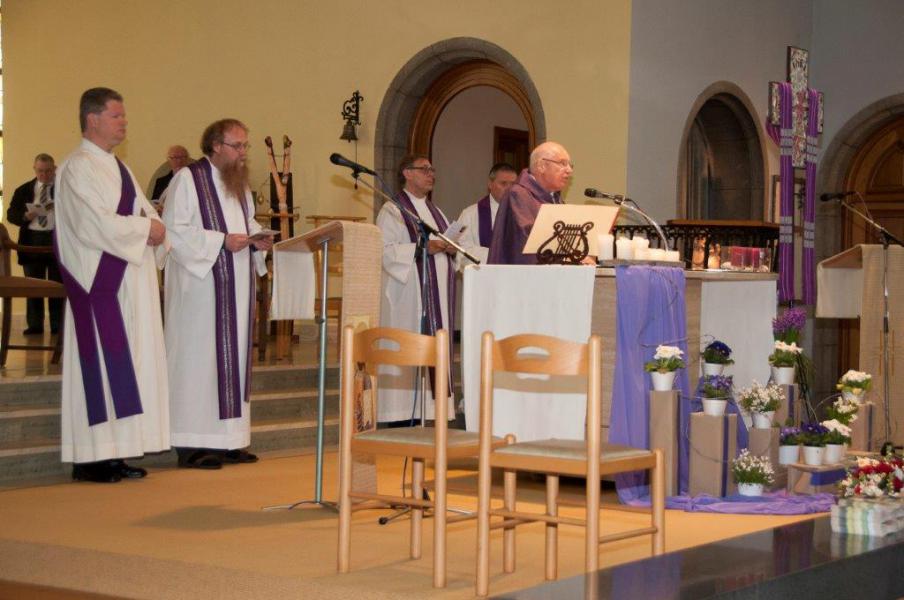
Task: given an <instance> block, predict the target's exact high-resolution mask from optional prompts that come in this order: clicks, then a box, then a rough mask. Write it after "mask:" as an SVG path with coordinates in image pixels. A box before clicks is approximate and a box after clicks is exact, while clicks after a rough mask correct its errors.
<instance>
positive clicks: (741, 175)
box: [678, 82, 768, 221]
mask: <svg viewBox="0 0 904 600" xmlns="http://www.w3.org/2000/svg"><path fill="white" fill-rule="evenodd" d="M755 115H756V112H755V111H754V109H753V105H752V104H751V102H750V100H749V99H748V98H747V96H746V95H745V94H744V93H743V92H742V91H741V89H740V88H738V87H737V86H736V85H734V84H732V83H729V82H718V83H716V84H713V85H711V86H709V87H708V88H707V89H706V90H704V91H703V93H702V94H700V96H698V98H697V101H696V102H695V103H694V106H693V107H692V108H691V111H690V113H689V117H688V121H687V124H686V126H685V133H684V136H683V138H682V145H681V150H680V157H679V161H678V165H679V166H678V168H679V172H678V214H680V215H684V216H685V218H688V219H718V220H754V221H762V220H764V217H765V216H766V215H767V214H768V213H767V211H766V208H767V199H766V194H765V189H766V180H765V169H764V164H765V149H764V147H763V143H762V141H761V136H760V130H759V126H758V125H757V123H758V122H759V121H758V119H757V118H756V117H755Z"/></svg>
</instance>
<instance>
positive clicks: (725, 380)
mask: <svg viewBox="0 0 904 600" xmlns="http://www.w3.org/2000/svg"><path fill="white" fill-rule="evenodd" d="M733 385H734V379H733V378H732V376H731V375H706V376H704V377H703V396H704V397H705V398H725V397H727V396H730V395H731V388H732V386H733Z"/></svg>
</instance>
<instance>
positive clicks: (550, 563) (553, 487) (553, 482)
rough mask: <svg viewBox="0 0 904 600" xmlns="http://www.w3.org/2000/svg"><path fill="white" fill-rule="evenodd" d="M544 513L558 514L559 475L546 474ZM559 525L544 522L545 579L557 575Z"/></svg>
mask: <svg viewBox="0 0 904 600" xmlns="http://www.w3.org/2000/svg"><path fill="white" fill-rule="evenodd" d="M546 514H547V515H548V516H550V517H557V516H559V476H558V475H547V476H546ZM558 546H559V525H558V524H557V523H547V524H546V579H547V580H549V581H552V580H554V579H557V578H558V577H559V574H558V571H559V559H558V555H559V547H558Z"/></svg>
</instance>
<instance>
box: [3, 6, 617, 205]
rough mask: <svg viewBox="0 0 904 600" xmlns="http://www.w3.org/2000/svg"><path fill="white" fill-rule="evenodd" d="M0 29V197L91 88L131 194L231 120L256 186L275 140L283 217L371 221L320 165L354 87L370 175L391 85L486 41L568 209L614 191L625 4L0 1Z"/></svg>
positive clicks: (339, 173)
mask: <svg viewBox="0 0 904 600" xmlns="http://www.w3.org/2000/svg"><path fill="white" fill-rule="evenodd" d="M2 27H3V59H4V65H3V75H4V96H5V97H4V112H5V118H4V120H5V123H4V132H3V137H4V144H5V152H4V154H5V161H6V164H5V175H4V179H5V181H4V191H5V194H4V195H5V197H6V198H7V199H8V198H10V197H11V195H12V190H13V189H14V188H15V187H16V186H17V185H19V184H20V183H22V182H24V181H26V180H27V179H29V178H30V177H32V172H31V161H32V158H33V157H34V155H35V154H36V153H38V152H49V153H51V154H53V155H54V156H55V157H56V158H57V160H58V162H59V161H61V160H62V159H63V158H64V157H65V155H66V154H68V153H69V152H70V151H71V150H72V148H73V147H74V146H75V145H76V144H77V143H78V141H79V131H78V120H77V112H78V110H77V105H78V98H79V95H80V94H81V92H82V91H83V90H85V89H86V88H88V87H93V86H98V85H104V86H109V87H112V88H114V89H117V90H118V91H119V92H120V93H122V94H123V96H124V97H125V104H126V109H127V113H128V118H129V137H128V140H127V142H126V143H125V144H123V145H122V146H120V148H119V149H118V150H117V154H118V155H119V156H120V157H121V158H123V159H124V160H125V161H126V162H127V164H129V165H130V166H131V168H132V169H133V171H134V172H135V174H136V176H137V177H138V179H139V182H140V183H141V185H142V186H143V187H144V186H146V183H147V180H148V179H149V178H150V176H151V174H152V173H153V171H154V170H155V169H156V168H157V167H158V166H159V165H160V163H161V162H162V161H163V159H164V154H165V151H166V147H167V146H168V145H170V144H173V143H182V144H184V145H185V146H187V147H188V148H189V149H190V151H191V152H192V154H193V155H196V156H197V155H198V153H199V151H198V150H197V146H198V138H199V137H200V133H201V131H202V129H203V128H204V126H205V125H207V124H208V123H209V122H211V121H213V120H215V119H217V118H220V117H224V116H233V117H236V118H239V119H242V120H243V121H245V122H246V123H247V124H248V125H249V126H250V128H251V138H252V142H253V147H252V150H251V160H252V181H253V182H254V184H255V187H256V186H257V184H258V183H259V182H262V181H264V179H265V178H266V176H267V171H266V157H265V154H264V144H263V141H262V140H263V137H264V136H266V135H268V134H269V135H272V136H273V137H274V138H278V137H281V135H282V134H283V133H288V134H289V135H290V137H292V138H293V140H294V141H295V145H294V146H293V169H292V170H293V172H294V173H295V180H294V181H295V203H296V206H301V208H302V212H303V213H304V214H316V213H320V214H324V213H326V214H357V215H363V216H367V217H371V216H372V214H373V213H372V210H373V209H372V204H371V199H370V195H369V194H366V193H365V192H364V190H363V189H362V190H359V191H358V192H357V193H356V195H354V194H355V193H354V192H353V191H352V190H351V186H350V185H348V184H347V181H348V177H347V172H346V170H344V169H343V170H340V169H338V168H337V167H334V166H333V165H331V164H329V163H328V161H327V157H328V156H329V154H330V153H331V152H335V151H338V152H342V153H345V154H347V155H351V154H352V148H351V147H350V146H349V145H348V144H347V143H346V142H343V141H340V140H339V139H338V137H339V133H340V132H341V130H342V121H341V118H340V114H339V113H340V110H341V107H342V103H343V101H344V100H346V99H347V98H348V97H349V96H351V94H352V92H353V91H354V90H355V89H359V90H360V91H361V94H362V95H363V96H364V97H365V102H364V104H363V105H362V113H363V114H362V121H363V124H362V126H361V127H360V128H359V137H360V138H361V140H360V141H359V143H358V158H359V161H360V162H362V163H364V164H373V162H374V161H373V156H374V154H373V135H374V126H375V123H376V119H377V115H378V113H379V109H380V104H381V102H382V99H383V96H384V95H385V93H386V89H387V86H388V85H389V83H390V82H391V81H392V79H393V77H395V75H396V74H397V73H398V71H399V69H400V68H401V67H402V66H403V65H404V64H405V63H406V62H407V61H408V60H409V59H410V58H411V57H412V56H413V55H414V54H416V53H417V52H418V51H420V50H421V49H423V48H424V47H426V46H429V45H430V44H433V43H436V42H438V41H440V40H443V39H447V38H452V37H459V36H468V37H475V38H480V39H483V40H487V41H489V42H492V43H494V44H497V45H499V46H501V47H503V48H504V49H506V50H507V51H508V52H509V53H511V54H512V55H513V56H514V57H515V58H516V59H517V60H518V61H520V62H521V64H522V65H523V66H524V68H525V69H526V70H527V72H528V74H529V75H530V77H531V78H532V79H533V82H534V84H535V85H536V87H537V90H538V91H539V94H540V97H541V98H542V102H543V109H544V111H545V116H546V125H547V134H548V136H547V137H548V139H553V140H557V141H560V142H562V143H563V144H564V145H565V146H566V147H567V148H568V149H569V150H570V152H571V155H572V158H573V160H574V161H575V162H576V163H577V169H576V173H575V181H574V183H573V184H572V186H571V190H570V193H569V194H568V200H569V201H570V202H581V201H582V200H583V197H582V196H581V191H582V190H583V189H584V187H586V186H589V185H601V183H600V182H605V185H606V186H608V187H609V188H612V189H624V188H625V178H626V175H625V173H626V147H627V116H628V115H627V111H628V71H629V69H628V60H629V45H630V44H629V42H630V40H629V32H630V0H576V1H573V2H565V3H557V2H550V1H539V0H521V1H518V0H495V1H493V2H487V1H486V0H461V1H459V2H456V3H453V2H439V1H434V0H427V1H421V2H416V3H412V2H410V0H381V1H375V0H373V1H364V0H357V1H345V2H324V1H317V2H314V1H291V0H283V1H276V0H255V1H250V0H167V1H164V0H156V1H151V0H145V1H139V0H79V1H78V2H73V1H71V0H4V1H3V20H2ZM4 213H5V209H4ZM4 218H5V214H4Z"/></svg>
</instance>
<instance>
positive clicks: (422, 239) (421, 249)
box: [352, 168, 480, 525]
mask: <svg viewBox="0 0 904 600" xmlns="http://www.w3.org/2000/svg"><path fill="white" fill-rule="evenodd" d="M361 173H362V171H360V170H359V169H356V168H352V177H353V178H354V179H355V181H356V182H357V181H360V182H361V184H362V185H364V187H366V188H369V189H370V190H371V191H373V192H374V193H376V194H378V195H380V196H381V197H382V198H383V199H385V200H387V201H389V202H391V203H392V204H393V205H395V207H396V208H398V209H399V211H400V212H401V213H403V214H404V215H407V216H408V218H410V219H411V220H412V221H413V222H414V223H415V225H416V226H417V229H418V239H417V247H416V249H415V253H414V259H415V262H417V259H418V258H421V275H420V278H421V279H420V280H421V325H420V330H421V331H420V333H421V334H425V333H426V330H427V294H428V293H429V291H428V290H427V286H426V285H425V283H426V282H427V247H428V243H429V241H430V236H431V235H434V236H436V237H438V238H439V239H441V240H443V241H444V242H446V243H447V244H449V245H450V246H452V247H453V248H455V249H456V250H457V251H458V252H460V253H461V254H462V256H464V257H465V258H467V259H468V260H470V261H471V262H473V263H474V264H478V265H479V264H480V261H479V260H478V259H477V258H475V257H474V256H473V255H472V254H470V253H469V252H468V251H467V250H465V249H464V248H463V247H462V246H460V245H459V244H458V243H457V242H454V241H453V240H451V239H450V238H449V237H447V236H446V235H445V234H443V233H442V232H440V231H439V230H438V229H436V227H433V226H432V225H430V224H429V223H427V222H426V221H424V220H423V219H422V218H421V217H420V216H419V215H418V214H417V213H414V212H412V211H410V210H408V209H407V208H406V207H404V206H402V204H401V203H400V202H399V201H398V200H397V199H396V198H395V197H393V196H391V195H389V194H387V193H386V192H384V191H383V190H378V189H377V188H375V187H374V186H372V185H371V184H370V183H368V182H366V181H364V180H362V179H361V178H360V175H361ZM375 177H376V179H377V180H378V181H379V182H380V184H381V185H382V187H384V188H385V187H386V183H385V182H384V181H383V180H382V179H380V177H379V175H375ZM414 377H415V381H417V387H415V390H414V406H417V405H418V404H420V409H421V427H424V426H425V425H426V418H427V410H426V409H427V406H426V405H427V390H426V387H427V382H426V380H427V373H426V369H425V368H424V367H423V366H418V367H417V369H416V371H415V376H414ZM447 383H448V382H444V385H446V384H447ZM418 398H420V402H418ZM411 417H412V422H413V421H414V407H412V411H411ZM438 417H439V415H434V419H436V418H438ZM441 418H445V415H443V416H442V417H441ZM404 478H405V476H404V473H403V475H402V480H403V481H402V487H403V488H404ZM424 496H425V498H424V499H425V500H429V499H430V498H429V496H428V495H427V491H426V490H424ZM448 510H449V511H450V512H455V513H461V514H468V511H464V510H461V509H456V508H450V509H448ZM409 512H411V507H404V508H401V509H399V510H397V511H396V512H394V513H393V514H391V515H388V516H385V517H380V518H379V519H378V522H379V524H380V525H386V524H387V523H389V522H391V521H394V520H395V519H397V518H399V517H401V516H402V515H404V514H407V513H409Z"/></svg>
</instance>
